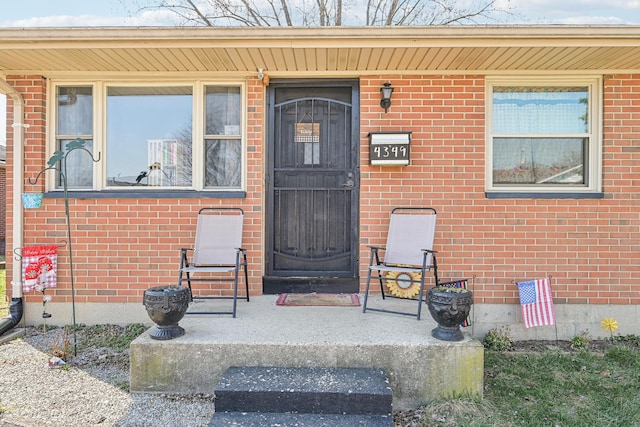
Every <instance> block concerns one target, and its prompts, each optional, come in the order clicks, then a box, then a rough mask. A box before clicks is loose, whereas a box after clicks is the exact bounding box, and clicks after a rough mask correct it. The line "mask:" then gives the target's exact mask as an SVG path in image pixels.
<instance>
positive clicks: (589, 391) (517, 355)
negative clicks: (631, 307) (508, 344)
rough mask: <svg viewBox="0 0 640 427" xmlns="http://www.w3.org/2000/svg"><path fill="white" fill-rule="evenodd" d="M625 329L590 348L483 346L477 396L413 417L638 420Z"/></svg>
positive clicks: (432, 421) (476, 421) (542, 422)
mask: <svg viewBox="0 0 640 427" xmlns="http://www.w3.org/2000/svg"><path fill="white" fill-rule="evenodd" d="M629 337H630V338H631V340H628V341H626V342H622V343H616V344H610V345H609V346H608V347H607V348H605V349H604V350H597V351H595V350H588V349H587V350H579V351H561V350H544V349H543V350H540V351H523V352H520V351H512V352H509V351H504V352H503V351H492V350H486V351H485V370H484V375H485V376H484V380H485V392H484V398H483V399H478V398H473V397H464V396H462V397H453V398H451V399H446V400H442V401H437V402H431V403H430V404H429V405H427V406H426V407H424V408H422V410H421V411H420V412H421V414H420V415H421V416H420V418H421V419H420V421H419V423H418V424H417V425H419V426H487V427H488V426H531V427H533V426H536V427H538V426H594V427H596V426H598V427H600V426H638V425H640V337H635V336H629ZM621 338H624V337H621ZM623 341H624V340H623Z"/></svg>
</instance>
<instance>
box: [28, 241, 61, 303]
mask: <svg viewBox="0 0 640 427" xmlns="http://www.w3.org/2000/svg"><path fill="white" fill-rule="evenodd" d="M57 267H58V246H56V245H51V246H25V247H24V248H22V289H23V290H24V291H25V292H29V291H33V290H38V291H40V292H44V290H45V289H46V288H54V287H55V286H56V285H57V281H56V269H57Z"/></svg>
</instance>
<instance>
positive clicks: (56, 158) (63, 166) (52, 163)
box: [28, 138, 100, 355]
mask: <svg viewBox="0 0 640 427" xmlns="http://www.w3.org/2000/svg"><path fill="white" fill-rule="evenodd" d="M85 142H86V141H85V140H84V139H82V138H76V139H74V140H73V141H71V142H69V143H68V144H67V145H66V146H65V149H64V151H62V150H58V151H56V152H55V153H53V155H52V156H51V158H49V161H48V162H47V165H48V166H47V167H46V168H44V169H42V170H41V171H40V172H39V173H38V175H36V177H35V178H34V179H31V178H29V179H28V181H29V184H31V185H36V184H37V183H38V180H39V179H40V177H41V176H42V174H43V173H45V172H46V171H48V170H54V171H56V172H57V173H58V174H59V175H60V178H61V179H62V188H63V190H64V210H65V214H66V216H67V238H68V245H69V271H70V277H71V310H72V316H73V354H74V355H77V353H78V341H77V336H76V329H77V327H76V299H75V294H76V292H75V279H74V275H73V247H72V243H71V242H72V240H71V218H70V215H69V192H68V187H67V175H66V172H67V157H68V156H69V154H70V153H71V152H72V151H75V150H84V151H86V152H87V154H89V156H90V157H91V160H92V161H93V162H94V163H96V162H99V161H100V153H98V157H97V158H96V157H94V156H93V153H92V152H91V151H89V150H88V149H87V148H86V147H85V146H84V144H85ZM45 303H46V302H45ZM45 303H43V306H44V304H45ZM43 308H44V307H43ZM45 314H48V313H45V312H43V313H42V315H43V317H44V316H45Z"/></svg>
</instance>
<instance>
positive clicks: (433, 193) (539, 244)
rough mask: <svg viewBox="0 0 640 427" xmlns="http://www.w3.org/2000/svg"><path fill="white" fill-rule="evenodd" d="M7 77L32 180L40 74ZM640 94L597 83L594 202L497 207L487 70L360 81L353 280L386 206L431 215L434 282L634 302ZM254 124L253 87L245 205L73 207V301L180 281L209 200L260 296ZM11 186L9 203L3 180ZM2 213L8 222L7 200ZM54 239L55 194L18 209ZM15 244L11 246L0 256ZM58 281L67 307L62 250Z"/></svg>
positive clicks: (103, 202)
mask: <svg viewBox="0 0 640 427" xmlns="http://www.w3.org/2000/svg"><path fill="white" fill-rule="evenodd" d="M8 81H9V82H10V83H11V84H12V85H14V86H15V87H17V89H18V90H19V91H20V92H21V93H23V95H24V96H25V99H26V102H27V104H28V106H27V112H28V117H27V124H29V125H30V128H29V129H28V130H27V143H26V147H25V149H26V161H25V169H26V171H27V172H26V173H27V176H35V174H36V173H37V172H38V171H39V170H40V169H41V168H42V167H43V166H44V160H45V159H44V156H45V154H44V152H45V150H44V147H45V134H44V128H43V125H44V106H43V102H44V94H45V92H44V88H45V81H44V80H42V79H40V78H39V77H37V76H23V77H10V78H9V79H8ZM386 81H391V82H392V83H393V87H394V88H395V91H394V93H393V98H392V106H391V108H390V109H389V112H388V113H386V114H385V113H384V111H383V110H382V109H381V108H380V106H379V102H380V91H379V88H380V86H381V84H382V83H384V82H386ZM638 97H640V75H615V76H607V77H606V78H605V90H604V117H603V123H604V141H603V146H604V159H603V163H604V165H603V175H604V178H603V188H604V192H605V198H604V199H599V200H588V199H579V200H574V199H568V200H567V199H564V200H563V199H497V200H496V199H487V198H485V194H484V167H485V134H484V125H485V122H484V120H485V99H484V77H483V76H480V75H468V76H446V75H443V76H403V75H391V76H368V77H364V78H362V79H361V100H360V102H361V116H360V120H361V128H360V135H361V140H360V143H361V159H360V160H361V213H360V239H361V244H362V249H361V276H362V277H366V273H365V271H366V264H367V262H368V257H369V254H368V252H367V251H366V248H365V246H364V245H366V244H382V243H383V242H384V240H385V238H386V229H387V222H388V217H389V212H390V210H391V208H393V207H395V206H401V205H403V206H407V205H409V206H432V207H435V208H436V209H437V210H438V227H437V234H436V243H435V245H436V249H438V250H439V262H440V274H441V276H442V277H443V278H448V277H471V276H473V275H475V276H476V280H475V291H476V303H517V302H518V299H517V290H516V285H515V283H514V282H515V281H518V280H522V279H531V278H537V277H543V276H547V275H551V276H552V277H553V286H554V291H555V293H556V296H557V298H556V302H557V303H569V304H638V303H640V296H639V295H640V294H639V292H638V291H639V290H640V266H639V264H638V259H639V256H640V254H639V247H638V238H639V237H640V236H639V235H638V230H639V229H640V220H639V218H638V208H639V204H640V203H639V192H640V162H639V161H638V157H639V156H640V145H639V144H638V141H640V138H639V136H640V125H639V124H638V123H640V107H638V105H640V102H639V100H638V99H637V98H638ZM9 110H10V114H11V107H9ZM263 120H264V88H263V87H262V85H261V84H260V82H259V81H257V80H256V79H251V80H250V81H249V85H248V116H247V123H248V129H247V143H248V146H247V162H248V176H247V197H246V198H245V199H220V200H210V199H207V200H197V199H180V200H178V199H158V200H154V199H140V200H132V199H88V200H80V199H72V200H71V201H70V209H71V216H72V219H71V223H72V233H73V242H74V264H75V270H74V273H75V282H76V290H77V298H76V301H79V302H116V301H117V302H120V301H126V302H140V301H141V298H142V293H143V292H144V290H145V289H147V288H148V287H150V286H154V285H164V284H174V283H176V280H177V269H178V263H179V257H178V253H179V250H178V249H179V248H180V247H183V246H190V245H191V244H192V240H193V234H194V232H195V225H196V218H195V212H196V211H197V209H199V208H200V207H202V206H210V205H233V206H240V207H242V208H243V209H244V210H245V214H246V222H245V229H246V233H245V237H244V245H245V246H246V247H247V249H248V256H249V264H250V268H249V270H250V281H251V287H252V292H253V293H256V294H257V293H261V276H262V271H263V267H262V266H263V256H262V250H263V247H264V233H263V229H264V224H263V222H262V221H263V209H262V202H263V197H264V196H263V192H264V187H263V182H264V164H265V162H264V158H263V157H264V144H265V143H264V140H265V134H264V129H265V126H264V123H263ZM10 123H11V119H10ZM377 131H411V132H412V147H411V165H410V166H406V167H380V166H370V165H369V159H368V152H369V140H368V136H367V135H368V133H369V132H377ZM8 139H9V143H8V152H7V158H11V153H12V148H11V147H12V142H11V141H10V139H11V135H9V138H8ZM8 176H9V177H11V165H9V168H8ZM7 186H8V188H7V192H8V194H7V196H8V197H9V198H8V202H9V203H10V201H11V192H12V183H11V178H9V179H8V182H7ZM8 216H9V218H8V222H7V226H8V227H10V224H11V218H10V216H11V207H10V206H9V210H8ZM9 239H10V236H9ZM63 239H66V222H65V215H64V204H63V201H62V200H59V199H45V201H44V207H43V208H42V209H39V210H29V211H26V212H25V244H35V243H53V242H58V241H61V240H63ZM11 248H12V246H11V242H8V251H9V250H12V249H11ZM8 266H9V267H10V264H9V265H8ZM59 279H60V285H59V287H58V288H57V290H56V291H55V298H56V300H57V301H61V300H66V301H70V290H69V288H70V286H69V268H68V252H67V251H66V250H65V249H62V250H61V256H60V263H59ZM217 289H220V290H221V291H222V287H218V288H217ZM29 299H33V298H32V297H30V298H29ZM33 300H34V301H36V299H33Z"/></svg>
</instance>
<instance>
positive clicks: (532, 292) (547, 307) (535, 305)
mask: <svg viewBox="0 0 640 427" xmlns="http://www.w3.org/2000/svg"><path fill="white" fill-rule="evenodd" d="M518 291H519V292H520V306H521V307H522V320H523V321H524V327H525V328H530V327H532V326H544V325H555V324H556V314H555V310H554V308H553V295H551V282H550V281H549V279H548V278H547V279H538V280H531V281H529V282H520V283H518Z"/></svg>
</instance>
